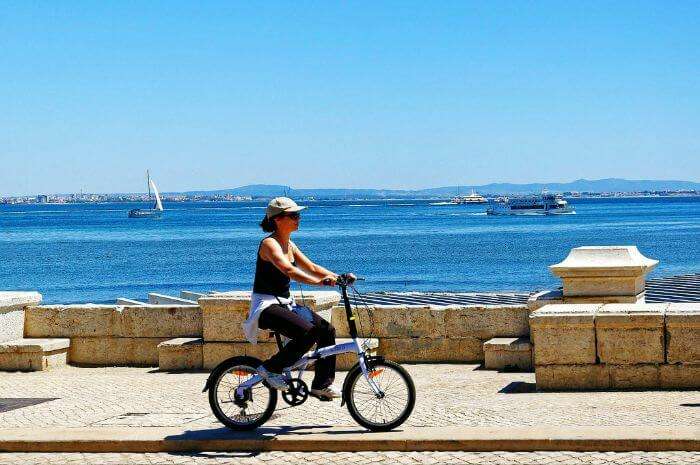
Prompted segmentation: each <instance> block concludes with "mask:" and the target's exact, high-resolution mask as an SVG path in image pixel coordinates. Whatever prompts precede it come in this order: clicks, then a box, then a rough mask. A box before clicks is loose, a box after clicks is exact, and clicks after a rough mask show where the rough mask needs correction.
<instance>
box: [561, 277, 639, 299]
mask: <svg viewBox="0 0 700 465" xmlns="http://www.w3.org/2000/svg"><path fill="white" fill-rule="evenodd" d="M644 282H645V280H644V277H643V276H628V277H607V276H603V277H600V278H569V279H564V286H563V289H564V297H582V296H591V297H599V296H636V295H639V294H641V293H642V292H644Z"/></svg>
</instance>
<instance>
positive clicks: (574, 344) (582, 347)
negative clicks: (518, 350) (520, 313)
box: [530, 304, 601, 365]
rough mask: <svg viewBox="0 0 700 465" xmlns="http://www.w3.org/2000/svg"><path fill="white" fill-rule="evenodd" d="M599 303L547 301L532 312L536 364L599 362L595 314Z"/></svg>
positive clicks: (531, 322) (532, 337) (531, 324)
mask: <svg viewBox="0 0 700 465" xmlns="http://www.w3.org/2000/svg"><path fill="white" fill-rule="evenodd" d="M600 307H601V306H600V305H596V304H575V305H566V304H560V305H547V306H545V307H542V308H540V309H539V310H536V311H534V312H533V313H532V314H531V315H530V333H531V334H530V338H531V339H532V341H533V343H534V346H535V350H534V362H535V364H537V365H577V364H594V363H596V340H595V315H596V312H597V311H598V309H599V308H600Z"/></svg>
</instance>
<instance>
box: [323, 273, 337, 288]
mask: <svg viewBox="0 0 700 465" xmlns="http://www.w3.org/2000/svg"><path fill="white" fill-rule="evenodd" d="M337 278H338V277H337V276H336V275H333V274H331V275H328V276H324V277H323V278H321V279H320V280H319V282H318V284H319V286H335V284H336V280H337Z"/></svg>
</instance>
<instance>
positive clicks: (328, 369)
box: [243, 197, 354, 400]
mask: <svg viewBox="0 0 700 465" xmlns="http://www.w3.org/2000/svg"><path fill="white" fill-rule="evenodd" d="M304 208H306V207H300V206H299V205H297V204H296V203H295V202H294V201H293V200H292V199H289V198H287V197H277V198H275V199H272V201H270V203H269V205H268V206H267V210H266V211H265V218H263V220H262V223H260V226H261V227H262V229H263V231H265V232H269V233H272V234H270V235H269V236H268V237H266V238H265V239H263V241H262V242H261V243H260V247H259V248H258V254H257V262H256V264H255V281H254V283H253V294H252V298H251V305H250V313H249V315H248V319H247V320H246V322H245V323H244V324H243V326H244V329H245V332H246V337H247V338H248V340H249V341H250V342H252V343H253V344H255V343H257V332H258V328H261V329H267V330H272V331H276V332H278V333H279V334H281V335H283V336H286V337H287V338H289V339H290V341H289V342H288V343H287V344H286V345H285V346H284V347H283V348H282V349H281V350H280V351H279V353H277V354H275V355H273V356H272V357H270V358H269V359H268V360H266V361H265V362H263V364H262V365H261V366H260V367H259V368H258V374H260V376H262V377H263V378H265V380H266V381H267V382H268V384H269V385H270V386H272V387H273V388H275V389H280V390H286V389H287V384H286V383H285V381H284V377H283V376H282V374H281V373H282V370H283V369H284V368H286V367H288V366H291V365H292V364H294V363H295V362H296V361H297V360H299V358H301V356H302V355H303V354H304V353H306V352H307V351H308V350H309V349H311V347H312V346H313V345H314V344H316V345H317V346H318V347H319V348H320V347H326V346H330V345H333V344H335V328H333V326H331V324H330V323H328V322H327V321H326V320H324V319H323V318H321V317H320V316H318V315H317V314H316V313H313V312H311V315H307V318H304V317H303V316H300V315H298V314H296V313H294V312H293V311H292V306H293V305H294V299H293V298H292V296H291V294H290V292H289V284H290V281H291V279H293V280H295V281H298V282H300V283H304V284H315V285H319V286H321V285H326V286H335V282H336V278H337V276H338V275H336V274H335V273H333V272H331V271H329V270H327V269H325V268H323V267H322V266H320V265H317V264H315V263H314V262H312V261H311V260H309V259H308V258H307V257H306V256H305V255H304V254H303V253H301V250H299V247H297V246H296V244H294V242H292V241H291V240H290V236H291V234H292V233H293V232H294V231H296V230H297V229H299V220H300V215H299V212H300V211H302V210H303V209H304ZM349 276H351V280H352V279H353V278H354V276H352V275H349ZM334 378H335V357H328V358H324V359H321V360H317V361H316V363H315V375H314V380H313V382H312V383H311V389H310V394H311V395H313V396H315V397H317V398H319V399H321V400H332V399H333V398H335V397H340V391H339V390H338V389H337V388H335V387H334V386H333V380H334Z"/></svg>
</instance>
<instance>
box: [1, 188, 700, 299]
mask: <svg viewBox="0 0 700 465" xmlns="http://www.w3.org/2000/svg"><path fill="white" fill-rule="evenodd" d="M570 203H571V204H572V206H573V207H574V208H575V209H576V214H575V215H558V216H513V217H491V216H487V215H486V214H485V206H484V205H450V204H448V203H447V202H440V201H437V200H410V199H397V200H365V201H358V200H352V201H311V202H307V203H306V204H307V205H308V206H309V207H310V208H309V209H308V210H307V211H306V212H304V214H303V217H302V221H301V227H300V230H299V231H298V232H297V233H295V234H294V235H293V240H295V242H296V243H297V244H298V245H299V246H300V248H301V249H302V250H303V251H304V252H305V253H306V254H307V255H308V256H309V257H310V258H311V259H312V260H314V261H316V262H318V263H320V264H322V265H323V266H326V267H327V268H330V269H331V270H334V271H337V272H346V271H352V272H355V273H356V274H358V275H360V276H364V277H365V278H366V279H367V280H366V281H365V282H363V283H361V285H360V286H359V288H360V290H365V291H452V292H508V291H511V292H528V291H536V290H542V289H551V288H554V287H557V286H559V281H558V280H557V279H556V278H555V277H554V276H552V275H551V273H550V272H549V270H548V268H547V267H548V266H549V265H552V264H554V263H557V262H559V261H561V260H563V259H564V258H565V257H566V255H567V254H568V252H569V250H570V249H571V248H573V247H578V246H583V245H636V246H637V247H639V249H640V251H641V252H642V253H643V254H644V255H646V256H648V257H650V258H654V259H658V260H659V261H660V264H659V266H658V267H657V269H656V270H655V271H654V272H653V273H652V275H651V276H652V277H661V276H670V275H677V274H690V273H696V272H700V269H699V268H698V263H700V197H664V198H660V197H636V198H631V197H628V198H603V199H586V198H580V199H572V200H570ZM265 205H266V202H263V201H250V202H187V203H167V202H166V203H165V209H166V210H165V212H164V215H163V217H162V218H161V219H158V220H154V219H129V218H127V212H128V210H129V209H130V208H133V207H134V206H143V207H146V208H147V207H148V205H147V204H142V205H135V204H132V203H129V204H125V203H100V204H32V205H0V275H1V276H2V287H3V289H5V290H37V291H39V292H41V293H42V294H43V295H44V302H45V303H82V302H93V303H114V301H115V300H116V299H117V298H118V297H126V298H133V299H138V300H145V299H146V298H147V294H148V293H149V292H160V293H165V294H173V295H177V294H179V291H180V290H191V291H202V292H208V291H227V290H249V289H250V287H251V284H252V279H253V272H254V262H255V253H256V250H257V245H258V243H259V241H260V240H261V239H262V238H263V237H264V236H265V234H264V233H263V232H262V231H261V230H260V228H259V227H258V223H259V222H260V220H261V219H262V216H263V214H264V208H265ZM307 288H310V286H305V289H307Z"/></svg>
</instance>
